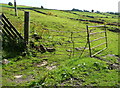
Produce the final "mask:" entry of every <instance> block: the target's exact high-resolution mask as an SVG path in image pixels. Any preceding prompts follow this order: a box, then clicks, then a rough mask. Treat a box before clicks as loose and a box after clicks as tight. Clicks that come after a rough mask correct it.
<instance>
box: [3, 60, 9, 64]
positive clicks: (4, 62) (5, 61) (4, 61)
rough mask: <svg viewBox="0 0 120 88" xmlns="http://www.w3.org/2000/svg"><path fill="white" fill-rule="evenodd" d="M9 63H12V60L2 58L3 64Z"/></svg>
mask: <svg viewBox="0 0 120 88" xmlns="http://www.w3.org/2000/svg"><path fill="white" fill-rule="evenodd" d="M8 63H10V61H8V60H7V59H3V60H2V64H8Z"/></svg>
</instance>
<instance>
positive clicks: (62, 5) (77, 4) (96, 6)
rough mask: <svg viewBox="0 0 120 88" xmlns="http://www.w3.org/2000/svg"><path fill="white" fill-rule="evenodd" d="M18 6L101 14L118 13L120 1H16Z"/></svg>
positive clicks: (10, 0) (6, 1) (1, 0)
mask: <svg viewBox="0 0 120 88" xmlns="http://www.w3.org/2000/svg"><path fill="white" fill-rule="evenodd" d="M16 1H17V5H26V6H33V7H41V5H42V6H43V7H44V8H48V9H58V10H71V9H73V8H75V9H80V10H89V11H91V10H92V9H93V10H94V11H100V12H118V2H119V0H16ZM8 2H12V3H13V2H14V0H0V3H6V4H7V3H8Z"/></svg>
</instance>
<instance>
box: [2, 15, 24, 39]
mask: <svg viewBox="0 0 120 88" xmlns="http://www.w3.org/2000/svg"><path fill="white" fill-rule="evenodd" d="M2 17H3V18H4V19H5V21H6V22H7V23H8V24H9V26H10V27H11V28H12V29H13V30H14V31H15V32H16V34H17V35H18V36H19V38H21V39H23V37H22V36H21V35H20V33H19V32H18V31H17V29H16V28H15V27H14V26H13V24H12V23H11V22H10V21H9V20H8V19H7V18H6V16H5V14H2Z"/></svg>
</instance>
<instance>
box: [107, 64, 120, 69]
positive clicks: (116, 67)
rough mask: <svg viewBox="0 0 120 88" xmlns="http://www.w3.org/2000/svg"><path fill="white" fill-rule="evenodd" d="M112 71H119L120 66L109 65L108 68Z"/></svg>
mask: <svg viewBox="0 0 120 88" xmlns="http://www.w3.org/2000/svg"><path fill="white" fill-rule="evenodd" d="M108 68H109V69H110V70H112V69H119V68H120V66H119V65H117V64H109V67H108Z"/></svg>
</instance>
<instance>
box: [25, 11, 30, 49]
mask: <svg viewBox="0 0 120 88" xmlns="http://www.w3.org/2000/svg"><path fill="white" fill-rule="evenodd" d="M29 30H30V20H29V12H26V11H25V13H24V42H25V47H26V48H27V44H28V41H29Z"/></svg>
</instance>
